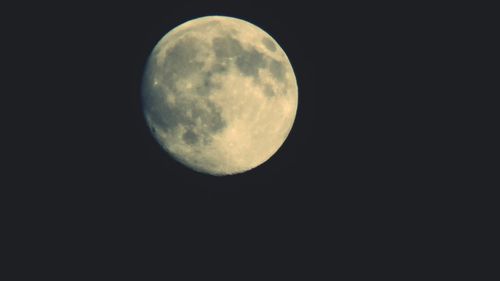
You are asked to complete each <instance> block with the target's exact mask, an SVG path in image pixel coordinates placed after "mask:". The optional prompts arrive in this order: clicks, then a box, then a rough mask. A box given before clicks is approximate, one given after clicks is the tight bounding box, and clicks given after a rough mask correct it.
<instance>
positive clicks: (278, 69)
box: [269, 60, 285, 82]
mask: <svg viewBox="0 0 500 281" xmlns="http://www.w3.org/2000/svg"><path fill="white" fill-rule="evenodd" d="M269 71H270V72H271V74H272V75H273V76H274V77H275V78H276V80H278V81H280V82H282V81H283V79H284V78H285V65H284V63H282V62H279V61H277V60H272V61H271V63H270V64H269Z"/></svg>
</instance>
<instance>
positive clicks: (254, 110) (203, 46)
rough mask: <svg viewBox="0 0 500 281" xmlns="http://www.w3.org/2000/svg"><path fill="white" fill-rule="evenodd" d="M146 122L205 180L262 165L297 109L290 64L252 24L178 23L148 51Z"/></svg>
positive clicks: (219, 19) (223, 20)
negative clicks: (209, 175) (204, 175)
mask: <svg viewBox="0 0 500 281" xmlns="http://www.w3.org/2000/svg"><path fill="white" fill-rule="evenodd" d="M142 86H143V87H142V98H143V109H144V115H145V118H146V121H147V123H148V125H149V128H150V129H151V132H152V133H153V135H154V137H155V138H156V140H157V141H158V142H159V143H160V144H161V146H162V147H163V148H164V149H165V150H166V151H167V152H168V153H169V154H170V155H172V156H173V157H174V158H175V159H176V160H178V161H179V162H181V163H183V164H184V165H186V166H188V167H190V168H192V169H194V170H196V171H199V172H202V173H208V174H211V175H230V174H236V173H242V172H245V171H248V170H250V169H253V168H255V167H256V166H258V165H260V164H262V163H264V162H265V161H267V160H268V159H269V158H270V157H271V156H272V155H273V154H274V153H276V151H277V150H278V149H279V148H280V147H281V145H282V144H283V142H284V141H285V139H286V138H287V136H288V134H289V132H290V130H291V128H292V125H293V122H294V119H295V114H296V110H297V104H298V89H297V81H296V79H295V75H294V73H293V69H292V66H291V64H290V62H289V60H288V58H287V56H286V54H285V52H284V51H283V50H282V49H281V47H280V46H279V45H278V43H277V42H276V41H275V40H274V39H273V38H272V37H271V36H270V35H269V34H267V33H266V32H265V31H263V30H262V29H260V28H258V27H257V26H255V25H253V24H251V23H249V22H246V21H243V20H239V19H236V18H230V17H223V16H209V17H202V18H197V19H194V20H191V21H188V22H186V23H183V24H181V25H179V26H178V27H176V28H174V29H173V30H171V31H170V32H168V33H167V34H166V35H165V36H164V37H163V38H162V39H161V40H160V41H159V42H158V44H157V45H156V46H155V48H154V49H153V51H152V53H151V55H150V57H149V59H148V62H147V65H146V69H145V72H144V77H143V85H142Z"/></svg>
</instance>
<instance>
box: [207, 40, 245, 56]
mask: <svg viewBox="0 0 500 281" xmlns="http://www.w3.org/2000/svg"><path fill="white" fill-rule="evenodd" d="M212 44H213V48H214V51H215V56H216V57H217V58H218V59H222V60H227V59H229V58H234V57H237V56H239V55H241V54H242V53H243V52H244V50H243V47H242V46H241V44H240V42H239V41H238V40H236V39H234V38H233V37H230V36H228V37H215V38H214V39H213V40H212Z"/></svg>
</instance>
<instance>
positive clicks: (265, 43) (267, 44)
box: [262, 37, 276, 52]
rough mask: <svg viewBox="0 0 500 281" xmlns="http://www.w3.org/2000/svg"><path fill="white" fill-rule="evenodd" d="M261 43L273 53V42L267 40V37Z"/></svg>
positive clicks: (274, 49)
mask: <svg viewBox="0 0 500 281" xmlns="http://www.w3.org/2000/svg"><path fill="white" fill-rule="evenodd" d="M262 43H263V44H264V46H265V47H266V48H267V49H268V50H269V51H271V52H274V51H276V44H274V42H273V40H271V39H269V38H267V37H264V38H263V39H262Z"/></svg>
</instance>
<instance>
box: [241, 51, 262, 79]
mask: <svg viewBox="0 0 500 281" xmlns="http://www.w3.org/2000/svg"><path fill="white" fill-rule="evenodd" d="M236 66H237V67H238V69H239V70H240V71H241V73H243V74H244V75H247V76H252V77H255V78H257V77H258V76H259V68H263V67H265V66H266V61H265V60H264V57H263V55H262V53H260V52H258V51H257V50H256V49H254V48H252V50H250V51H245V52H243V53H242V54H241V55H240V56H239V57H238V58H237V59H236Z"/></svg>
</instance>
